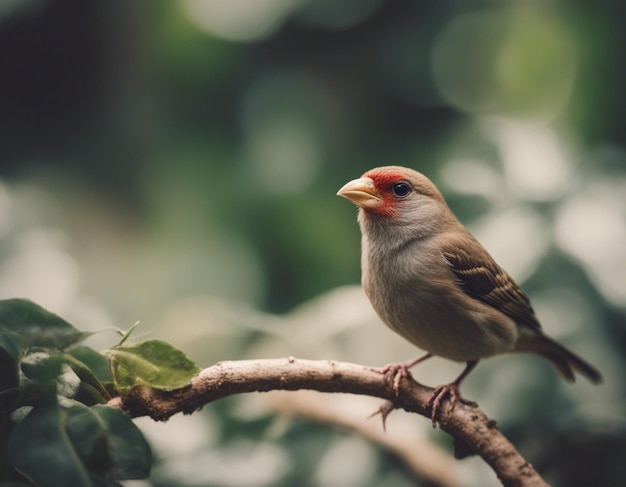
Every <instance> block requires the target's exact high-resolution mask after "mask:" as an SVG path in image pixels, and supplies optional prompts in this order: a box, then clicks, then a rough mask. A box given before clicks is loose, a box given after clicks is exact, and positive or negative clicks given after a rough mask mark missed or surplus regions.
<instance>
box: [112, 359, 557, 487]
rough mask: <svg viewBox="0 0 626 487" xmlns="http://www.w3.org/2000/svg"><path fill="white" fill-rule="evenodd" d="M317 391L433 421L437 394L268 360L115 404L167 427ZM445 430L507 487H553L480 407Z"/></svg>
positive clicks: (369, 375)
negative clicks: (240, 403) (218, 410)
mask: <svg viewBox="0 0 626 487" xmlns="http://www.w3.org/2000/svg"><path fill="white" fill-rule="evenodd" d="M299 389H311V390H316V391H320V392H343V393H351V394H360V395H367V396H374V397H379V398H382V399H387V400H389V401H393V403H394V405H395V407H396V408H402V409H404V410H406V411H408V412H415V413H418V414H421V415H422V416H425V417H427V418H430V413H431V411H430V408H425V407H424V404H425V403H426V401H427V400H428V398H429V396H430V393H431V392H432V389H431V388H429V387H425V386H423V385H421V384H418V383H417V382H415V381H414V380H402V381H401V382H400V388H399V393H398V396H397V397H395V393H394V391H393V389H392V387H391V385H390V384H387V383H386V382H385V380H384V379H383V376H382V375H381V374H379V373H377V372H375V371H374V370H373V369H372V368H370V367H366V366H363V365H357V364H351V363H345V362H336V361H333V360H303V359H295V358H293V357H289V358H286V359H262V360H240V361H229V362H219V363H217V364H215V365H213V366H212V367H209V368H207V369H204V370H202V371H201V372H200V373H199V374H198V375H197V376H196V377H195V378H194V379H193V380H192V381H191V384H190V385H189V386H188V387H186V388H183V389H178V390H175V391H159V390H156V389H150V388H148V387H135V388H133V389H132V390H131V392H130V393H128V394H127V395H125V396H124V397H116V398H114V399H112V400H111V401H109V406H112V407H116V408H118V409H121V410H122V411H124V412H126V413H127V414H129V415H130V416H131V417H139V416H150V417H151V418H152V419H154V420H156V421H165V420H167V419H168V418H169V417H170V416H172V415H174V414H176V413H179V412H182V413H185V414H191V413H193V412H194V411H196V410H197V409H199V408H201V407H202V406H204V405H205V404H207V403H210V402H213V401H216V400H218V399H222V398H224V397H227V396H232V395H235V394H242V393H246V392H266V391H270V390H288V391H294V390H299ZM438 420H439V426H440V428H441V429H442V430H443V431H445V432H446V433H449V434H450V435H452V436H453V437H454V438H455V440H456V442H460V443H462V444H465V445H467V447H469V448H470V449H471V450H472V451H473V452H474V453H476V454H478V455H480V456H481V457H482V458H483V460H485V462H487V463H488V464H489V465H490V466H491V468H492V469H493V470H494V472H495V473H496V475H497V476H498V478H499V479H500V481H501V482H502V484H503V485H504V486H506V487H528V486H533V487H535V486H547V485H548V484H547V483H546V482H545V481H544V480H543V479H542V478H541V476H540V475H539V474H538V473H537V472H536V471H535V469H534V468H533V467H532V466H531V465H530V464H529V463H528V462H527V461H526V460H525V459H524V458H523V457H522V456H521V455H520V453H519V452H518V451H517V450H516V449H515V447H514V446H513V445H512V444H511V443H510V442H509V441H508V440H507V439H506V438H505V437H504V435H502V433H501V432H500V431H499V429H498V427H497V426H496V422H495V421H494V420H491V419H489V418H488V417H487V416H486V415H485V414H484V413H483V412H482V411H481V410H480V409H478V408H477V407H470V406H467V405H464V404H457V406H456V407H455V408H454V410H452V411H448V410H447V408H446V407H445V406H444V407H441V408H440V409H439V417H438Z"/></svg>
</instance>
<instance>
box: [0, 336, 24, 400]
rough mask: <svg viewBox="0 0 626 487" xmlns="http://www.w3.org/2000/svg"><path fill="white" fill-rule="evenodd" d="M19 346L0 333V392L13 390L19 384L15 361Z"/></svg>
mask: <svg viewBox="0 0 626 487" xmlns="http://www.w3.org/2000/svg"><path fill="white" fill-rule="evenodd" d="M19 354H20V353H19V346H18V345H17V344H16V343H15V340H14V339H13V338H11V337H10V336H9V335H8V334H6V333H0V370H2V374H0V392H2V391H6V390H8V389H13V388H15V387H17V386H18V384H19V373H18V367H17V360H18V357H19Z"/></svg>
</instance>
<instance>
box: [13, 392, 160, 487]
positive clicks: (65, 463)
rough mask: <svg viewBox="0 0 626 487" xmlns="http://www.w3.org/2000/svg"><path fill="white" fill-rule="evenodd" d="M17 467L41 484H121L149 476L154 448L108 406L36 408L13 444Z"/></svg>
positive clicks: (128, 420)
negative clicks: (121, 481)
mask: <svg viewBox="0 0 626 487" xmlns="http://www.w3.org/2000/svg"><path fill="white" fill-rule="evenodd" d="M9 449H10V455H11V461H12V463H13V465H14V466H15V467H16V468H17V469H18V470H19V471H21V472H23V473H24V474H25V475H28V476H29V477H30V478H32V479H33V480H34V481H35V482H36V483H38V484H41V485H81V486H83V485H85V486H100V485H107V486H108V485H117V484H116V483H115V482H114V481H115V480H123V479H138V478H145V477H147V476H148V475H149V474H150V466H151V463H152V455H151V452H150V447H149V446H148V444H147V442H146V441H145V439H144V437H143V435H142V434H141V432H140V431H139V430H138V429H137V427H136V426H135V425H134V423H133V422H132V421H131V420H130V418H128V416H126V415H125V414H124V413H122V412H121V411H118V410H116V409H112V408H109V407H106V406H94V407H92V408H89V407H86V406H84V405H82V404H80V403H75V404H73V405H71V406H68V407H59V406H58V405H50V406H45V407H41V408H35V409H33V410H32V411H31V412H30V413H29V414H28V416H26V418H24V419H23V420H22V421H21V422H20V423H18V424H17V426H16V427H15V430H14V432H13V435H12V437H11V440H10V445H9Z"/></svg>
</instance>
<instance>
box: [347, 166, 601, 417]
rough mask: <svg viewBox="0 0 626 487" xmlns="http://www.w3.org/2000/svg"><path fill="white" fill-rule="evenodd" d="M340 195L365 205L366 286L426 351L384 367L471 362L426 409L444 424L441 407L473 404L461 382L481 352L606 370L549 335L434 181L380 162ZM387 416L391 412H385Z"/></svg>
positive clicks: (393, 324)
mask: <svg viewBox="0 0 626 487" xmlns="http://www.w3.org/2000/svg"><path fill="white" fill-rule="evenodd" d="M337 194H338V195H339V196H343V197H344V198H347V199H349V200H350V201H352V202H353V203H354V204H355V205H357V206H358V207H359V212H358V222H359V226H360V228H361V235H362V239H361V271H362V278H361V282H362V284H363V288H364V290H365V293H366V294H367V297H368V298H369V300H370V302H371V303H372V306H373V307H374V309H375V310H376V312H377V313H378V316H379V317H380V318H381V319H382V320H383V321H384V322H385V324H386V325H387V326H388V327H389V328H391V329H392V330H393V331H395V332H396V333H398V334H400V335H401V336H402V337H404V338H405V339H407V340H408V341H409V342H411V343H413V344H414V345H416V346H417V347H419V348H421V349H422V350H425V351H426V352H427V353H426V354H425V355H423V356H421V357H419V358H417V359H415V360H412V361H409V362H405V363H398V364H390V365H387V366H386V367H384V368H383V369H381V370H380V371H381V372H382V373H384V374H386V376H387V377H392V378H393V379H394V388H395V389H396V392H397V388H398V382H399V380H400V378H402V377H404V376H406V375H408V369H409V368H410V367H412V366H414V365H416V364H417V363H419V362H421V361H422V360H425V359H427V358H429V357H432V356H435V355H436V356H440V357H444V358H447V359H450V360H455V361H458V362H466V364H467V365H466V367H465V369H464V370H463V372H462V373H461V374H460V375H459V376H458V377H457V378H456V380H454V381H453V382H451V383H450V384H444V385H440V386H438V387H437V388H435V390H434V391H433V393H432V395H431V396H430V398H429V400H428V402H427V403H426V406H427V407H429V408H431V419H432V421H433V426H434V425H435V421H436V416H437V411H438V409H439V405H440V403H441V401H442V400H443V399H445V398H446V397H449V398H450V403H449V408H450V409H452V408H454V406H455V404H456V401H457V400H459V401H464V399H463V398H462V396H461V394H460V392H459V386H460V385H461V382H462V381H463V379H465V377H467V375H468V374H469V373H470V372H471V371H472V369H473V368H474V367H475V366H476V364H477V363H478V361H479V360H480V359H482V358H486V357H491V356H493V355H497V354H501V353H507V352H533V353H536V354H539V355H541V356H543V357H544V358H546V359H548V360H549V361H550V363H551V364H552V365H553V366H554V367H555V368H556V370H557V371H558V372H559V373H560V375H561V376H563V378H564V379H566V380H567V381H570V382H572V381H574V373H575V372H578V373H580V374H582V375H584V376H585V377H587V378H588V379H589V380H590V381H592V382H593V383H599V382H601V381H602V376H601V375H600V373H599V372H598V371H597V370H596V369H595V368H594V367H592V366H591V365H589V364H588V363H587V362H585V361H584V360H583V359H582V358H580V357H578V356H577V355H575V354H574V353H572V352H570V351H569V350H568V349H567V348H565V347H564V346H562V345H560V344H558V343H557V342H555V341H554V340H552V339H551V338H549V337H548V336H546V335H545V334H544V332H543V331H542V329H541V325H540V324H539V321H538V320H537V317H536V316H535V312H534V310H533V308H532V306H531V304H530V301H529V299H528V297H527V296H526V295H525V294H524V292H523V291H522V290H521V289H520V288H519V287H518V286H517V284H516V283H515V282H514V281H513V279H512V278H511V276H509V275H508V274H507V273H506V271H504V270H503V269H502V268H501V267H500V266H499V265H498V264H497V263H496V262H495V261H494V260H493V258H492V257H491V255H489V253H488V252H487V251H486V250H485V249H484V248H483V246H482V245H481V244H480V243H479V242H478V241H477V240H476V238H474V236H473V235H472V234H471V233H470V232H469V231H468V230H467V229H466V228H465V227H464V226H463V225H462V224H461V223H460V222H459V221H458V220H457V218H456V217H455V216H454V214H453V213H452V211H451V210H450V208H449V207H448V205H447V204H446V202H445V200H444V199H443V196H442V195H441V193H440V192H439V190H438V189H437V188H436V187H435V185H434V184H433V183H432V182H431V181H430V180H429V179H428V178H427V177H426V176H424V175H423V174H421V173H419V172H417V171H414V170H412V169H408V168H405V167H400V166H387V167H378V168H375V169H372V170H370V171H368V172H366V173H365V174H364V175H363V176H362V177H360V178H358V179H354V180H352V181H350V182H348V183H347V184H346V185H344V186H343V187H342V188H341V189H340V190H339V192H338V193H337ZM385 415H386V414H385V413H384V412H383V416H385Z"/></svg>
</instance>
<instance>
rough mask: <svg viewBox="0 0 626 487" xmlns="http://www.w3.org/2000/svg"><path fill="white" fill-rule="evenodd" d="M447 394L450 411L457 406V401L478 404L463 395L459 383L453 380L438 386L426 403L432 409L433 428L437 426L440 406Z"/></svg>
mask: <svg viewBox="0 0 626 487" xmlns="http://www.w3.org/2000/svg"><path fill="white" fill-rule="evenodd" d="M446 396H448V397H449V398H450V399H449V402H448V408H447V410H448V412H450V411H452V410H453V409H454V408H455V406H456V403H457V401H458V402H460V403H463V404H468V405H473V406H477V404H476V403H475V402H473V401H468V400H467V399H465V398H464V397H463V396H461V392H460V391H459V385H458V384H457V383H455V382H452V383H451V384H443V385H440V386H437V387H436V388H435V390H434V391H433V393H432V394H431V395H430V397H429V398H428V401H426V404H425V407H426V408H430V410H431V412H430V419H431V421H432V424H433V428H436V427H437V413H438V412H439V406H440V405H441V401H443V400H444V399H445V398H446Z"/></svg>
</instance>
